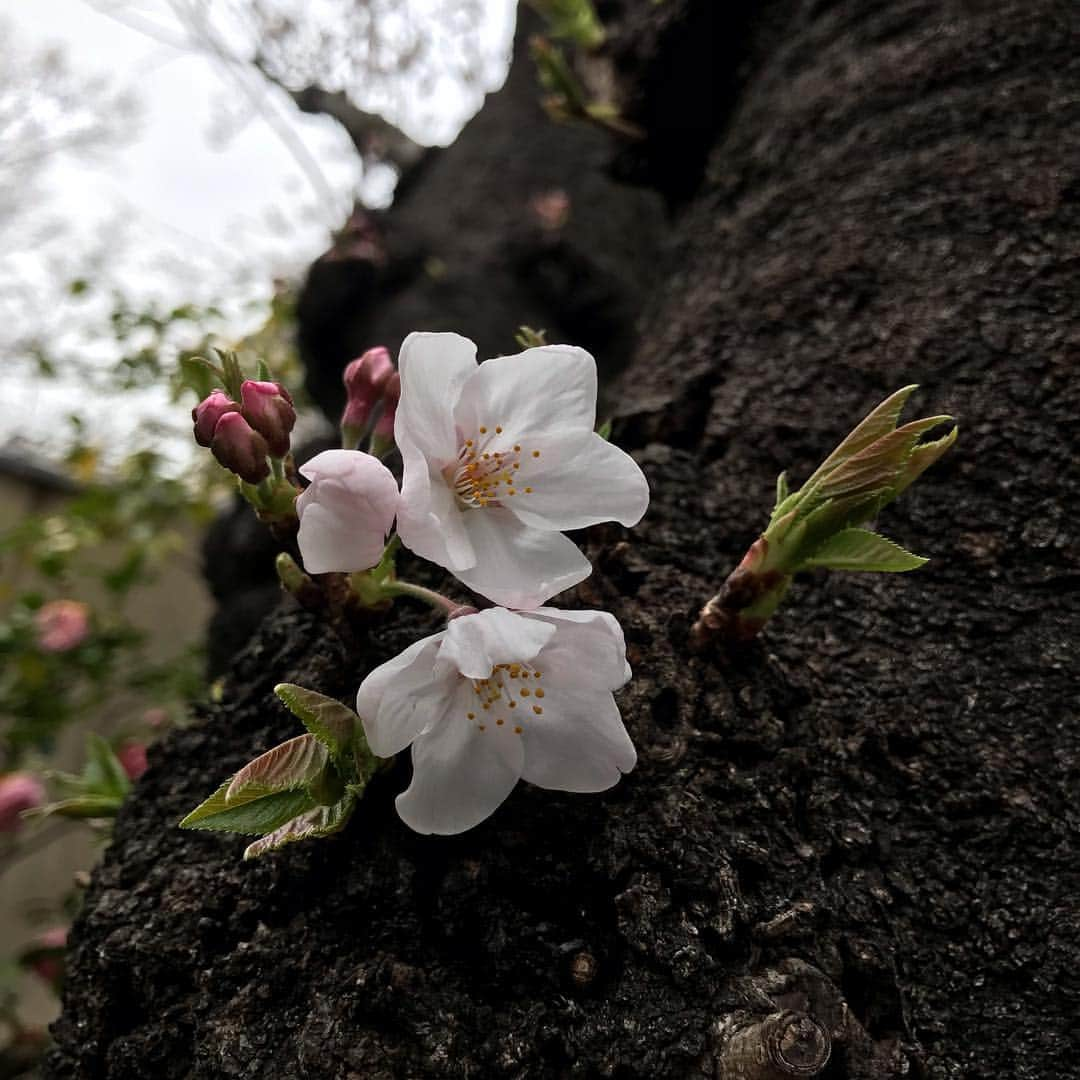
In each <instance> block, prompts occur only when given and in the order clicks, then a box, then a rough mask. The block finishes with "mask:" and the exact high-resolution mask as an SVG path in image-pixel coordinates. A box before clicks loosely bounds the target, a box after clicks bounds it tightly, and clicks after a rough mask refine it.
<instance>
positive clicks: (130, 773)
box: [116, 742, 146, 780]
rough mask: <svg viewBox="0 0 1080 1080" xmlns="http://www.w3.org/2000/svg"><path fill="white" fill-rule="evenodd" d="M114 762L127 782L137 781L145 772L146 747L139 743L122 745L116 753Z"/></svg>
mask: <svg viewBox="0 0 1080 1080" xmlns="http://www.w3.org/2000/svg"><path fill="white" fill-rule="evenodd" d="M116 760H117V761H119V762H120V765H121V766H122V767H123V770H124V772H125V773H127V778H128V779H129V780H138V779H139V777H140V776H142V774H143V773H144V772H146V745H145V744H144V743H140V742H129V743H124V745H123V746H121V747H120V749H119V750H117V751H116Z"/></svg>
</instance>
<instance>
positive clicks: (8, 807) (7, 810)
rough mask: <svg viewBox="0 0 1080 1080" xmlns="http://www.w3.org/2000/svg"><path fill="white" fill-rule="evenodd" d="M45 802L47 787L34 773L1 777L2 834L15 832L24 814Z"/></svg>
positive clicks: (0, 820) (20, 773) (16, 773)
mask: <svg viewBox="0 0 1080 1080" xmlns="http://www.w3.org/2000/svg"><path fill="white" fill-rule="evenodd" d="M44 802H45V785H44V784H42V782H41V781H40V780H39V779H38V778H37V777H36V776H34V775H33V774H32V773H26V772H14V773H8V774H7V776H4V777H0V832H14V831H15V830H16V829H17V828H18V827H19V825H20V822H21V818H22V812H23V811H24V810H33V809H34V808H35V807H37V806H41V805H42V804H43V803H44Z"/></svg>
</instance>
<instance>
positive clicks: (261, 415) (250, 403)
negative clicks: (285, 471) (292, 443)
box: [240, 379, 296, 458]
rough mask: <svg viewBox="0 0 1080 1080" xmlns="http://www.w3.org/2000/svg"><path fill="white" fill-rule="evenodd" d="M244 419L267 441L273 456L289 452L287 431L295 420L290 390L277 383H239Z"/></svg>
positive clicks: (246, 380)
mask: <svg viewBox="0 0 1080 1080" xmlns="http://www.w3.org/2000/svg"><path fill="white" fill-rule="evenodd" d="M240 399H241V400H242V401H243V403H244V406H243V413H244V419H245V420H246V421H247V422H248V423H249V424H250V425H251V426H252V427H253V428H254V429H255V430H256V431H257V432H258V433H259V434H260V435H261V436H262V437H263V438H264V439H265V440H266V445H267V446H268V447H269V448H270V453H271V454H273V455H274V457H278V458H281V457H284V456H285V455H286V454H287V453H288V452H289V433H290V432H291V431H292V429H293V425H294V424H295V423H296V410H295V409H294V408H293V402H292V397H291V396H290V395H289V391H288V390H286V389H285V387H284V386H282V385H281V384H280V383H276V382H256V381H255V380H254V379H245V380H244V381H243V383H241V385H240Z"/></svg>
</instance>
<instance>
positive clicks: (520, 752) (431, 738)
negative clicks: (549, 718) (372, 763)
mask: <svg viewBox="0 0 1080 1080" xmlns="http://www.w3.org/2000/svg"><path fill="white" fill-rule="evenodd" d="M473 700H474V699H473V694H472V688H471V687H470V686H469V684H467V683H465V684H463V685H462V686H461V687H460V689H459V692H458V694H457V695H456V696H455V701H454V708H453V711H452V713H451V714H450V716H449V717H448V719H447V720H445V721H444V722H443V723H441V724H439V725H438V726H436V727H435V728H433V729H432V730H431V731H429V732H426V733H425V734H423V735H421V736H420V737H419V738H418V739H417V740H416V741H415V742H414V743H413V747H412V762H413V778H412V783H411V784H410V785H409V787H408V789H407V790H406V791H404V792H402V793H401V794H400V795H399V796H398V797H397V811H398V813H399V814H400V815H401V820H402V821H404V822H405V824H406V825H408V826H409V828H411V829H415V830H416V831H417V832H419V833H439V834H440V835H443V836H449V835H452V834H454V833H460V832H464V831H465V830H466V829H471V828H472V827H473V826H474V825H479V824H480V822H481V821H483V820H484V819H485V818H487V817H489V816H490V815H491V814H492V813H494V811H495V810H496V808H497V807H498V806H499V804H500V803H502V802H503V800H504V799H505V798H506V797H507V795H509V794H510V792H511V791H513V789H514V785H515V784H516V783H517V781H518V778H519V777H520V776H521V767H522V761H523V759H524V748H523V746H522V737H521V736H520V735H518V734H516V733H515V732H514V731H513V725H512V724H509V723H506V724H502V725H496V724H495V723H494V722H488V723H486V724H485V725H484V728H485V730H483V731H481V730H480V725H479V722H474V721H469V720H467V719H465V716H464V713H465V710H466V709H467V708H468V706H469V704H470V703H471V702H472V701H473Z"/></svg>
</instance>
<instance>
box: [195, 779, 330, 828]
mask: <svg viewBox="0 0 1080 1080" xmlns="http://www.w3.org/2000/svg"><path fill="white" fill-rule="evenodd" d="M230 783H231V781H229V780H226V781H225V783H224V784H222V785H221V787H219V788H218V789H217V791H215V792H214V794H213V795H211V796H210V798H209V799H207V800H206V802H204V803H202V804H200V805H199V806H197V807H196V808H195V809H194V810H192V811H191V813H190V814H188V816H187V817H186V818H184V820H183V821H181V822H180V828H181V829H210V830H213V831H216V832H238V833H246V834H247V835H249V836H263V835H265V834H266V833H269V832H273V831H274V829H279V828H281V826H282V825H284V824H285V823H286V822H287V821H291V820H292V819H293V818H294V817H296V816H297V814H302V813H304V812H305V811H307V810H311V809H312V808H313V807H314V806H315V800H314V799H312V797H311V796H310V795H309V794H308V793H307V792H306V791H268V790H267V789H266V788H260V787H258V786H256V785H249V786H248V787H247V788H245V789H244V791H243V792H242V793H241V794H240V795H239V796H238V797H237V798H235V799H232V800H227V799H226V793H227V792H228V790H229V784H230Z"/></svg>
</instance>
